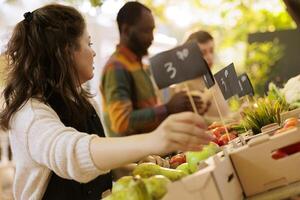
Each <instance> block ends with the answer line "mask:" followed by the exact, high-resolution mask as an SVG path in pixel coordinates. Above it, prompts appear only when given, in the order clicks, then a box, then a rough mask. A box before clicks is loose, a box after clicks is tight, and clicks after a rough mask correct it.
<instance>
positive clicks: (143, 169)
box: [132, 163, 186, 181]
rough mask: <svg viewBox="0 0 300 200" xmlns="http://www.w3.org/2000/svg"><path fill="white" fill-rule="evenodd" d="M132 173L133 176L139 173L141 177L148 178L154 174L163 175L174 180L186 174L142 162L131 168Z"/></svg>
mask: <svg viewBox="0 0 300 200" xmlns="http://www.w3.org/2000/svg"><path fill="white" fill-rule="evenodd" d="M132 174H133V175H134V176H136V175H139V176H141V177H142V178H149V177H151V176H154V175H163V176H165V177H167V178H169V179H170V180H171V181H176V180H179V179H181V178H182V177H184V176H186V174H185V173H184V172H183V171H181V170H176V169H169V168H165V167H161V166H158V165H156V164H154V163H142V164H140V165H138V166H137V167H136V168H135V169H134V170H133V172H132Z"/></svg>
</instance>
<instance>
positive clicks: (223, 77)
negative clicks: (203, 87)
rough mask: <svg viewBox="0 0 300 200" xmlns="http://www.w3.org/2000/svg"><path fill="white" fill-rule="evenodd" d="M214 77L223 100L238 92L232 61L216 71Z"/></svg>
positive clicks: (237, 82)
mask: <svg viewBox="0 0 300 200" xmlns="http://www.w3.org/2000/svg"><path fill="white" fill-rule="evenodd" d="M214 77H215V79H216V81H217V83H218V85H219V87H220V89H221V91H222V94H223V96H224V98H225V100H227V99H229V98H230V97H232V96H234V95H236V94H239V93H240V87H239V81H238V77H237V74H236V71H235V68H234V64H233V63H231V64H229V65H228V66H227V67H225V68H223V69H222V70H220V71H219V72H217V73H216V74H215V75H214Z"/></svg>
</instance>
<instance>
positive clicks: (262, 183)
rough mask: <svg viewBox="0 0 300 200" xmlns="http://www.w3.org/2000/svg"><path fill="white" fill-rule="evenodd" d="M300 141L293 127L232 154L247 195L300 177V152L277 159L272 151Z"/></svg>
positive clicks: (298, 133) (252, 142)
mask: <svg viewBox="0 0 300 200" xmlns="http://www.w3.org/2000/svg"><path fill="white" fill-rule="evenodd" d="M299 141H300V130H299V129H297V128H293V129H290V130H287V131H286V133H281V134H278V135H274V136H269V135H262V136H261V137H257V138H254V139H252V140H251V141H249V142H248V144H247V145H245V146H243V147H240V148H238V149H234V150H233V151H232V152H230V157H231V160H232V163H233V165H234V168H235V170H236V173H237V175H238V177H239V180H240V183H241V185H242V187H243V190H244V192H245V194H246V196H247V197H249V196H252V195H255V194H258V193H261V192H264V191H267V190H270V189H273V188H276V187H280V186H284V185H287V184H290V183H293V182H296V181H298V180H300V173H299V166H300V153H299V152H298V153H295V154H292V155H290V156H287V157H284V158H281V159H278V160H275V159H273V158H272V154H271V153H272V152H273V151H275V150H277V149H280V148H282V147H286V146H288V145H291V144H294V143H297V142H299Z"/></svg>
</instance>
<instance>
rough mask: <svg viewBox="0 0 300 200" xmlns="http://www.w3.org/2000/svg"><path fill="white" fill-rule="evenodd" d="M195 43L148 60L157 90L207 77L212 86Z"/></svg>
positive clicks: (207, 70) (210, 77)
mask: <svg viewBox="0 0 300 200" xmlns="http://www.w3.org/2000/svg"><path fill="white" fill-rule="evenodd" d="M201 55H202V54H201V51H200V49H199V47H198V45H197V43H195V42H192V43H187V44H184V45H182V46H179V47H176V48H174V49H171V50H168V51H165V52H162V53H159V54H157V55H155V56H153V57H152V58H150V70H151V72H152V75H153V77H154V80H155V82H156V84H157V86H158V88H159V89H162V88H166V87H168V86H170V85H173V84H176V83H180V82H183V81H187V80H192V79H195V78H198V77H201V76H203V75H205V74H206V75H207V80H208V81H210V82H209V84H208V85H212V84H214V79H213V77H212V75H211V76H210V75H209V73H211V72H210V69H209V67H208V65H207V63H206V62H205V60H204V59H203V58H202V56H201ZM211 82H213V83H211Z"/></svg>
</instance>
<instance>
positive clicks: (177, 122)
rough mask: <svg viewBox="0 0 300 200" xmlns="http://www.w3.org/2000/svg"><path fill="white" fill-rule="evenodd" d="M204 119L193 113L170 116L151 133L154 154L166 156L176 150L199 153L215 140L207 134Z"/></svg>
mask: <svg viewBox="0 0 300 200" xmlns="http://www.w3.org/2000/svg"><path fill="white" fill-rule="evenodd" d="M205 131H206V124H205V122H204V120H203V118H202V117H201V116H199V115H196V114H194V113H192V112H183V113H179V114H174V115H170V116H169V117H168V118H167V119H166V120H165V121H164V122H162V124H161V125H160V126H159V127H158V128H157V129H156V130H154V131H153V132H152V133H151V136H152V137H151V142H152V145H153V151H154V152H153V154H158V155H164V154H167V153H170V152H172V151H176V150H182V151H198V150H201V149H202V147H203V145H205V144H208V143H209V142H210V141H212V140H213V139H214V137H213V136H212V135H210V134H209V133H206V132H205Z"/></svg>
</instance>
